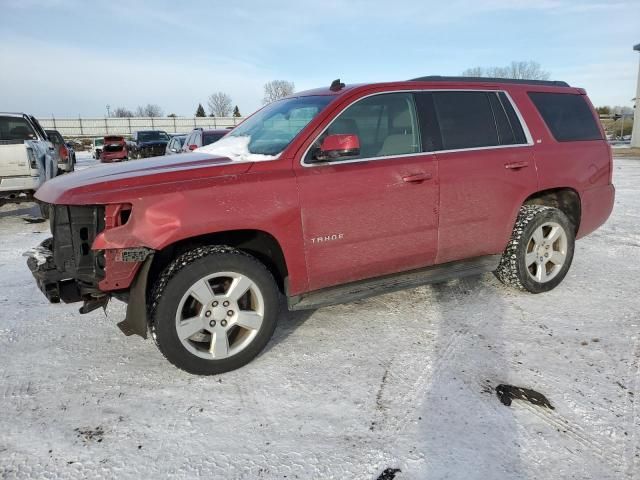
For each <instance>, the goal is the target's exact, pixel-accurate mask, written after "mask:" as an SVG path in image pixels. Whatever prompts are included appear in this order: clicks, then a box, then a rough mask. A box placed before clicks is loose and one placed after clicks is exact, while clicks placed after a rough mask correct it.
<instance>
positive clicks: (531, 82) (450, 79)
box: [409, 75, 570, 87]
mask: <svg viewBox="0 0 640 480" xmlns="http://www.w3.org/2000/svg"><path fill="white" fill-rule="evenodd" d="M409 81H410V82H456V83H465V82H469V83H514V84H519V85H545V86H549V87H569V86H570V85H569V84H568V83H567V82H563V81H560V80H521V79H515V78H498V77H443V76H440V75H428V76H426V77H418V78H412V79H411V80H409Z"/></svg>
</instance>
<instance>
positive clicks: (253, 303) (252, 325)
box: [150, 246, 279, 375]
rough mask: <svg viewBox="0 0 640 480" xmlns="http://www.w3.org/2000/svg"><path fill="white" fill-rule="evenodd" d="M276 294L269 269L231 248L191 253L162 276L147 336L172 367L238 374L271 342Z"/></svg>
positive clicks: (152, 303)
mask: <svg viewBox="0 0 640 480" xmlns="http://www.w3.org/2000/svg"><path fill="white" fill-rule="evenodd" d="M278 305H279V294H278V289H277V287H276V283H275V280H274V279H273V276H272V275H271V273H270V272H269V271H268V270H267V268H266V267H265V266H264V265H263V264H262V263H260V262H259V261H258V260H256V259H255V258H254V257H252V256H250V255H248V254H246V253H244V252H241V251H239V250H236V249H234V248H230V247H223V246H207V247H200V248H196V249H193V250H190V251H188V252H186V253H184V254H182V255H181V256H179V257H178V258H176V260H174V261H173V262H172V263H171V264H170V265H169V266H168V267H167V268H166V269H165V270H164V272H163V273H162V274H161V275H160V278H159V279H158V281H157V282H156V285H155V286H154V288H153V291H152V294H151V301H150V318H151V322H152V323H151V333H152V336H153V338H154V340H155V342H156V344H157V346H158V348H159V349H160V351H161V352H162V354H163V355H164V356H165V357H166V358H167V359H168V360H169V361H170V362H171V363H173V364H174V365H175V366H177V367H178V368H181V369H182V370H185V371H187V372H189V373H193V374H197V375H212V374H217V373H224V372H228V371H230V370H235V369H237V368H240V367H242V366H244V365H246V364H247V363H249V362H250V361H251V360H252V359H253V358H254V357H255V356H256V355H258V354H259V353H260V352H261V351H262V349H263V348H264V347H265V345H266V344H267V343H268V342H269V339H270V338H271V335H272V334H273V331H274V329H275V326H276V322H277V317H278Z"/></svg>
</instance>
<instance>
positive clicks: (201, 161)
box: [36, 153, 251, 205]
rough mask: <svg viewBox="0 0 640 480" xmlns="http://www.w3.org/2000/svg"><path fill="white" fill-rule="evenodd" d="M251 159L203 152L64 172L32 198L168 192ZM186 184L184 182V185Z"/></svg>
mask: <svg viewBox="0 0 640 480" xmlns="http://www.w3.org/2000/svg"><path fill="white" fill-rule="evenodd" d="M250 167H251V162H233V161H231V160H230V159H229V158H226V157H220V156H214V155H209V154H205V153H183V154H182V155H169V156H162V157H150V158H145V159H143V160H133V161H129V162H123V163H116V164H113V163H112V164H103V165H96V166H95V167H90V168H86V169H84V170H79V171H76V172H74V173H70V174H65V175H62V176H59V177H56V178H53V179H51V180H49V181H48V182H45V183H44V184H43V185H42V186H41V187H40V188H39V189H38V191H37V192H36V198H37V199H38V200H41V201H43V202H46V203H52V204H58V205H101V204H108V203H121V202H127V201H129V200H130V199H131V198H133V197H136V196H142V195H144V194H145V192H149V191H153V192H154V193H158V192H166V193H169V192H172V191H178V190H183V189H185V188H198V184H202V185H203V186H206V185H207V183H208V184H210V183H211V181H212V180H215V179H223V178H228V177H233V176H237V175H240V174H242V173H245V172H246V171H248V170H249V168H250ZM187 185H188V186H187Z"/></svg>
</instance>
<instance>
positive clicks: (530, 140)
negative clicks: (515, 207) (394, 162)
mask: <svg viewBox="0 0 640 480" xmlns="http://www.w3.org/2000/svg"><path fill="white" fill-rule="evenodd" d="M420 92H491V93H496V94H497V93H498V92H502V93H504V94H505V96H506V97H507V100H509V102H510V103H511V106H512V107H513V110H514V111H515V112H516V116H517V117H518V120H519V121H520V125H521V126H522V130H523V131H524V135H525V138H526V140H527V143H517V144H513V145H490V146H487V147H471V148H458V149H453V150H434V151H432V152H418V153H405V154H402V155H388V156H384V157H367V158H355V159H353V160H334V161H331V162H317V163H305V161H304V159H305V158H306V156H307V154H308V153H309V150H311V147H312V146H313V144H314V143H316V141H317V140H318V138H320V136H321V135H322V134H323V133H324V132H325V131H326V130H327V129H328V128H329V127H330V126H331V124H332V123H333V122H335V121H336V119H337V118H338V117H339V116H340V115H342V114H343V113H344V111H345V110H347V109H348V108H349V107H351V106H352V105H354V104H356V103H358V102H359V101H360V100H364V99H365V98H369V97H374V96H376V95H386V94H389V93H420ZM416 111H417V109H416ZM418 115H420V114H419V113H418ZM531 146H533V137H532V136H531V132H530V130H529V126H528V125H527V123H526V122H525V121H524V117H523V116H522V114H521V113H520V109H519V108H518V106H517V105H516V103H515V102H514V101H513V98H511V95H509V92H507V91H506V90H492V89H487V88H481V89H475V88H433V89H431V88H430V89H411V90H389V91H386V92H376V93H370V94H369V95H365V96H363V97H359V98H357V99H356V100H354V101H353V102H351V103H349V104H348V105H347V106H346V107H344V108H343V109H342V110H340V112H339V113H338V114H337V115H336V116H335V117H333V119H332V120H331V122H329V124H328V125H327V126H326V127H325V128H323V129H322V132H320V133H319V134H318V135H317V136H316V138H315V139H314V140H313V142H311V143H310V144H309V146H308V147H307V149H306V150H305V151H304V153H303V154H302V156H301V157H300V165H302V166H303V167H305V168H311V167H322V166H326V165H342V164H345V163H357V162H371V161H377V160H387V159H394V158H405V157H417V156H424V155H436V154H442V153H455V152H472V151H475V150H492V149H500V148H520V147H531Z"/></svg>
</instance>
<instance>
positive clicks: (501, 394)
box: [496, 384, 555, 410]
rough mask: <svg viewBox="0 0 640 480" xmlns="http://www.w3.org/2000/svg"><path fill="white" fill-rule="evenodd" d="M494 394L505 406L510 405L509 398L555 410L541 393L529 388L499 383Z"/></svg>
mask: <svg viewBox="0 0 640 480" xmlns="http://www.w3.org/2000/svg"><path fill="white" fill-rule="evenodd" d="M496 394H497V395H498V398H499V399H500V401H501V402H502V403H503V404H504V405H506V406H507V407H508V406H509V405H511V400H526V401H527V402H529V403H532V404H533V405H538V406H539V407H546V408H550V409H551V410H555V409H554V407H553V405H551V402H549V400H548V399H547V397H545V396H544V395H543V394H541V393H539V392H536V391H535V390H531V389H529V388H522V387H514V386H513V385H504V384H500V385H498V386H497V387H496Z"/></svg>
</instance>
